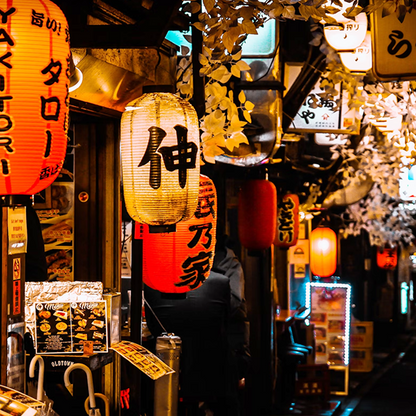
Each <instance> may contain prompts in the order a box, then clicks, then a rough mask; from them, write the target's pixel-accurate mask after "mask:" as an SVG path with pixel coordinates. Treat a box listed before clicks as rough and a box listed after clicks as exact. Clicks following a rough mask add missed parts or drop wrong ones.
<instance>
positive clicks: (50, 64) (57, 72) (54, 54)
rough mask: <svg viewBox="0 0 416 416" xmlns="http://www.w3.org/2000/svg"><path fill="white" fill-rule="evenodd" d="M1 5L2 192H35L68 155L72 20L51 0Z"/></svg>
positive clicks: (49, 180)
mask: <svg viewBox="0 0 416 416" xmlns="http://www.w3.org/2000/svg"><path fill="white" fill-rule="evenodd" d="M0 9H1V10H2V13H1V15H2V19H0V31H1V34H0V56H1V59H0V63H1V65H0V92H1V94H0V95H1V99H0V162H1V164H0V171H1V178H0V194H1V195H19V194H21V195H32V194H35V193H37V192H39V191H41V190H43V189H45V188H46V187H48V186H49V185H50V184H51V183H52V182H53V181H54V180H55V179H56V178H57V176H58V174H59V172H60V170H61V168H62V165H63V161H64V158H65V152H66V144H67V135H66V132H67V126H68V102H69V97H68V86H69V78H68V73H69V56H70V54H69V52H70V51H69V31H68V24H67V21H66V19H65V16H64V14H63V13H62V11H61V10H60V9H59V7H58V6H56V5H55V4H54V3H52V2H51V1H49V0H13V1H5V0H1V1H0Z"/></svg>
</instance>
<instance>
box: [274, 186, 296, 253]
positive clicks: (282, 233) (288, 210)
mask: <svg viewBox="0 0 416 416" xmlns="http://www.w3.org/2000/svg"><path fill="white" fill-rule="evenodd" d="M298 234H299V198H298V196H297V195H294V194H287V195H283V196H279V197H278V202H277V222H276V235H275V237H274V245H275V246H276V247H280V248H289V247H291V246H294V245H296V243H297V241H298Z"/></svg>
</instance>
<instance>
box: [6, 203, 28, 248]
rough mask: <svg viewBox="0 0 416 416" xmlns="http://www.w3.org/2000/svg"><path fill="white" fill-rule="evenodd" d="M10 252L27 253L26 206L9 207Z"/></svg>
mask: <svg viewBox="0 0 416 416" xmlns="http://www.w3.org/2000/svg"><path fill="white" fill-rule="evenodd" d="M7 217H8V234H9V248H8V253H9V254H20V253H26V251H27V225H26V208H25V207H13V208H9V209H8V214H7Z"/></svg>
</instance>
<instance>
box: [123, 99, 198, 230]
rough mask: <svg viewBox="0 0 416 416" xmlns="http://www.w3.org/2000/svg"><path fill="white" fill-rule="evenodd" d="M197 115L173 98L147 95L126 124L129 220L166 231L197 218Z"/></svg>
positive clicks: (134, 105)
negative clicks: (169, 226) (169, 227)
mask: <svg viewBox="0 0 416 416" xmlns="http://www.w3.org/2000/svg"><path fill="white" fill-rule="evenodd" d="M199 152H200V150H199V126H198V116H197V114H196V111H195V109H194V108H193V107H192V106H191V105H190V104H189V103H188V102H187V101H185V100H183V99H181V98H180V97H178V96H177V95H174V94H171V93H147V94H143V95H142V96H141V97H140V98H138V99H136V100H134V101H132V102H130V103H129V105H128V107H127V108H126V111H125V112H124V113H123V115H122V118H121V161H122V171H123V189H124V198H125V202H126V208H127V212H128V213H129V215H130V216H131V217H132V218H133V219H134V220H135V221H138V222H141V223H145V224H149V225H155V226H161V225H171V224H176V223H177V222H179V221H181V220H186V219H189V218H191V217H192V216H193V214H194V212H195V210H196V207H197V204H198V190H199V171H200V169H199Z"/></svg>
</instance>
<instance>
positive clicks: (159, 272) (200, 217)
mask: <svg viewBox="0 0 416 416" xmlns="http://www.w3.org/2000/svg"><path fill="white" fill-rule="evenodd" d="M216 224H217V193H216V190H215V186H214V184H213V182H212V181H211V179H209V178H208V177H206V176H204V175H200V181H199V197H198V207H197V210H196V211H195V214H194V216H193V217H192V218H191V219H189V220H187V221H181V222H179V223H177V224H176V232H173V233H162V234H161V233H158V234H151V233H149V227H148V225H141V228H142V235H143V237H142V238H143V282H144V283H145V284H146V285H148V286H150V287H151V288H153V289H155V290H159V291H160V292H164V293H185V292H189V291H190V290H194V289H197V288H198V287H199V286H201V285H202V284H203V283H204V281H205V280H206V279H207V278H208V276H209V273H210V271H211V268H212V263H213V261H214V249H215V243H216V228H217V227H216Z"/></svg>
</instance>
